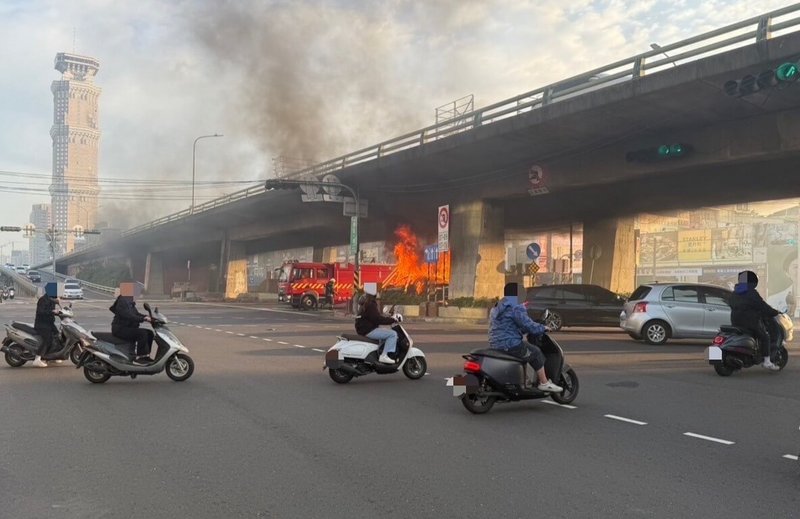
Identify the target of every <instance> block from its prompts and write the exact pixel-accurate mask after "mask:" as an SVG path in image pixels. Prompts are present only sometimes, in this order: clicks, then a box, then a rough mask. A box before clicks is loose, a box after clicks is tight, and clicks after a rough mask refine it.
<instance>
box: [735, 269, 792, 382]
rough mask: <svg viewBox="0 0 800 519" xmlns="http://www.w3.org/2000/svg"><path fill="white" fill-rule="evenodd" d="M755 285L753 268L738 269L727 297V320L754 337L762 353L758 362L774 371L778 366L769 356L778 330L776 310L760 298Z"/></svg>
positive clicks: (773, 349) (771, 354) (774, 347)
mask: <svg viewBox="0 0 800 519" xmlns="http://www.w3.org/2000/svg"><path fill="white" fill-rule="evenodd" d="M756 286H758V276H756V273H755V272H753V271H751V270H744V271H742V272H739V282H738V283H737V284H736V286H735V287H734V289H733V295H732V296H731V301H730V304H731V324H732V325H733V326H736V327H738V328H742V329H743V330H744V331H746V332H748V333H750V334H751V335H752V336H753V337H755V338H756V339H757V340H758V344H759V348H760V350H761V355H762V356H763V357H764V361H763V363H762V364H761V365H762V366H764V367H765V368H766V369H768V370H771V371H778V370H779V369H780V368H779V367H778V366H776V365H775V364H773V362H772V357H773V355H774V352H775V351H776V349H777V348H776V346H777V345H776V344H773V342H774V340H775V338H776V337H777V336H778V333H779V331H778V329H777V328H778V325H777V323H776V322H775V319H774V317H775V316H776V315H778V314H780V312H779V311H777V310H775V309H774V308H772V307H771V306H769V305H768V304H767V303H766V302H765V301H764V300H763V299H762V298H761V295H760V294H759V293H758V292H757V291H756Z"/></svg>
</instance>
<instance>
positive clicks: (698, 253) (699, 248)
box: [678, 229, 711, 263]
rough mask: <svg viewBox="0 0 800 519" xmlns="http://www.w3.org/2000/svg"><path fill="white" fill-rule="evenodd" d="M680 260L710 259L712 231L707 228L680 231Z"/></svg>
mask: <svg viewBox="0 0 800 519" xmlns="http://www.w3.org/2000/svg"><path fill="white" fill-rule="evenodd" d="M678 260H679V261H680V262H681V263H683V262H690V261H710V260H711V231H710V230H707V229H703V230H697V231H678Z"/></svg>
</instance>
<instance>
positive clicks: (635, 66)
mask: <svg viewBox="0 0 800 519" xmlns="http://www.w3.org/2000/svg"><path fill="white" fill-rule="evenodd" d="M798 28H800V4H793V5H791V6H788V7H784V8H782V9H778V10H775V11H771V12H769V13H765V14H762V15H760V16H756V17H753V18H750V19H748V20H744V21H742V22H738V23H735V24H732V25H729V26H727V27H723V28H721V29H717V30H714V31H711V32H707V33H705V34H701V35H699V36H695V37H692V38H689V39H686V40H683V41H680V42H678V43H673V44H671V45H664V46H663V47H659V46H654V48H653V50H651V51H649V52H645V53H642V54H637V55H636V56H633V57H631V58H627V59H624V60H621V61H617V62H615V63H611V64H609V65H605V66H603V67H600V68H597V69H594V70H590V71H588V72H584V73H582V74H579V75H577V76H573V77H571V78H567V79H564V80H562V81H559V82H557V83H553V84H551V85H547V86H545V87H542V88H539V89H536V90H532V91H530V92H526V93H524V94H520V95H518V96H515V97H512V98H510V99H506V100H504V101H500V102H498V103H495V104H492V105H489V106H486V107H484V108H480V109H478V110H475V111H472V112H470V113H466V114H463V115H458V116H456V117H454V118H452V119H448V120H447V121H443V122H440V123H439V124H434V125H431V126H428V127H425V128H422V129H420V130H416V131H413V132H410V133H406V134H404V135H400V136H399V137H395V138H393V139H389V140H387V141H384V142H381V143H380V144H376V145H374V146H370V147H367V148H363V149H361V150H358V151H354V152H352V153H348V154H346V155H342V156H341V157H337V158H335V159H331V160H328V161H325V162H321V163H319V164H316V165H314V166H311V167H308V168H306V169H303V170H300V171H298V172H296V173H294V174H292V175H291V177H293V178H308V177H309V176H314V177H317V178H321V177H322V176H323V175H325V174H328V173H334V172H337V171H340V170H342V169H345V168H347V167H350V166H355V165H357V164H363V163H365V162H370V161H374V160H378V159H380V158H382V157H386V156H388V155H392V154H394V153H397V152H400V151H403V150H408V149H412V148H418V147H420V146H422V145H424V144H427V143H430V142H434V141H436V140H439V139H442V138H444V137H448V136H451V135H454V134H456V133H460V132H464V131H465V130H471V129H475V128H478V127H481V126H487V125H490V124H492V123H495V122H498V121H502V120H504V119H507V118H509V117H515V116H518V115H521V114H524V113H527V112H530V111H532V110H536V109H539V108H541V107H543V106H547V105H551V104H554V103H557V102H559V101H563V100H565V99H570V98H574V97H577V96H580V95H583V94H586V93H588V92H592V91H596V90H599V89H602V88H605V87H608V86H610V85H614V84H619V83H624V82H628V81H633V80H636V79H638V78H640V77H642V76H645V75H646V74H648V73H650V74H652V73H657V72H659V71H663V70H665V69H668V68H670V67H673V66H678V65H679V64H681V63H687V62H690V61H695V60H698V59H702V58H706V57H708V56H712V55H714V54H719V53H722V52H726V51H730V50H733V49H735V48H738V47H743V46H746V45H751V44H753V43H756V42H758V41H763V40H766V39H769V38H771V37H775V36H781V35H784V34H788V33H792V32H797V31H798ZM667 53H670V54H669V55H668V54H667ZM264 192H265V187H264V185H263V184H262V185H259V186H254V187H251V188H248V189H244V190H241V191H237V192H234V193H231V194H229V195H225V196H223V197H220V198H217V199H214V200H210V201H208V202H206V203H204V204H200V205H197V206H195V207H194V209H193V210H192V209H185V210H183V211H180V212H177V213H174V214H170V215H168V216H164V217H163V218H159V219H157V220H153V221H151V222H147V223H145V224H143V225H139V226H137V227H134V228H132V229H129V230H127V231H125V232H123V233H122V236H131V235H133V234H137V233H140V232H142V231H146V230H149V229H152V228H154V227H158V226H160V225H163V224H165V223H169V222H173V221H176V220H180V219H182V218H185V217H187V216H190V215H192V214H197V213H202V212H205V211H209V210H212V209H215V208H218V207H220V206H224V205H227V204H230V203H232V202H236V201H238V200H243V199H246V198H250V197H252V196H256V195H260V194H262V193H264ZM92 248H97V246H95V247H92ZM83 250H84V251H86V250H87V249H83Z"/></svg>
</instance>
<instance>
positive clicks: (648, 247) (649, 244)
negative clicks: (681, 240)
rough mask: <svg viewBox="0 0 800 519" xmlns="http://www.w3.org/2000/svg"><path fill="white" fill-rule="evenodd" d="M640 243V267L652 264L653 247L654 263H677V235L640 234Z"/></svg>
mask: <svg viewBox="0 0 800 519" xmlns="http://www.w3.org/2000/svg"><path fill="white" fill-rule="evenodd" d="M639 242H640V254H639V264H640V265H648V266H649V265H652V264H653V249H654V246H655V251H656V263H657V264H658V263H669V262H677V261H678V233H677V232H674V231H670V232H656V233H649V234H642V235H641V236H640V238H639Z"/></svg>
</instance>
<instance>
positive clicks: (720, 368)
mask: <svg viewBox="0 0 800 519" xmlns="http://www.w3.org/2000/svg"><path fill="white" fill-rule="evenodd" d="M775 322H776V323H777V324H778V331H779V334H778V337H775V338H774V339H773V340H774V341H775V343H776V344H777V347H778V349H777V351H776V352H775V360H774V363H775V365H776V366H778V368H780V370H783V368H785V367H786V364H787V363H788V362H789V352H788V351H787V350H786V343H787V341H791V340H792V337H793V335H794V324H793V323H792V320H791V319H790V318H789V316H787V315H786V314H778V315H777V316H775ZM706 352H707V355H708V363H709V364H711V365H712V366H714V371H716V372H717V375H719V376H721V377H729V376H731V375H732V374H733V373H734V372H735V371H738V370H740V369H743V368H750V367H752V366H756V365H759V364H761V362H762V360H763V357H762V355H761V350H760V349H759V347H758V342H757V341H756V339H755V338H753V337H752V336H750V335H748V334H747V333H746V332H745V331H744V330H742V329H740V328H737V327H735V326H722V327H720V329H719V334H717V336H716V337H714V341H713V343H712V344H711V346H709V347H708V348H707V349H706Z"/></svg>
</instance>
